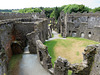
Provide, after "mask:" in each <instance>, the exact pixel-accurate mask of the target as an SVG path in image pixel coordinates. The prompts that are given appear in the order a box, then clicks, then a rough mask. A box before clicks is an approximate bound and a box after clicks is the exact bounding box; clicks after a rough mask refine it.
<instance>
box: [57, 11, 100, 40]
mask: <svg viewBox="0 0 100 75" xmlns="http://www.w3.org/2000/svg"><path fill="white" fill-rule="evenodd" d="M99 27H100V13H99V12H96V13H86V12H85V13H79V12H78V13H71V14H69V13H66V14H65V13H64V12H61V13H60V17H59V19H58V23H57V31H58V32H60V33H61V35H62V36H63V37H67V36H72V37H83V38H87V39H91V40H95V41H98V42H100V36H99V35H98V32H99ZM96 35H97V36H96Z"/></svg>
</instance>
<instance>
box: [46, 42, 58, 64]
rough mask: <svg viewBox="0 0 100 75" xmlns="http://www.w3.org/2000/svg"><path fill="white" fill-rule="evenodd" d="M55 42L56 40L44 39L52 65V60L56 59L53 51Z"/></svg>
mask: <svg viewBox="0 0 100 75" xmlns="http://www.w3.org/2000/svg"><path fill="white" fill-rule="evenodd" d="M56 43H57V40H51V41H46V42H45V43H44V45H46V46H47V47H48V52H49V54H50V56H51V57H52V59H51V61H52V64H53V66H54V62H55V60H56V56H55V53H54V47H55V45H56Z"/></svg>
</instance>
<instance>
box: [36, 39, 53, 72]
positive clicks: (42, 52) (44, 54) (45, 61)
mask: <svg viewBox="0 0 100 75" xmlns="http://www.w3.org/2000/svg"><path fill="white" fill-rule="evenodd" d="M36 47H37V55H38V59H39V61H40V63H41V65H42V66H43V67H44V68H45V69H46V70H47V71H48V72H50V73H51V74H52V73H53V70H52V63H51V57H50V55H49V53H48V49H47V47H46V46H45V45H43V43H42V42H41V41H40V40H37V41H36Z"/></svg>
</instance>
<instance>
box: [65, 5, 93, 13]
mask: <svg viewBox="0 0 100 75" xmlns="http://www.w3.org/2000/svg"><path fill="white" fill-rule="evenodd" d="M90 10H91V9H90V8H88V7H85V6H84V5H77V4H73V5H67V6H66V7H65V8H64V9H63V11H64V12H65V13H67V12H68V13H72V12H75V13H77V12H81V13H83V12H89V11H90Z"/></svg>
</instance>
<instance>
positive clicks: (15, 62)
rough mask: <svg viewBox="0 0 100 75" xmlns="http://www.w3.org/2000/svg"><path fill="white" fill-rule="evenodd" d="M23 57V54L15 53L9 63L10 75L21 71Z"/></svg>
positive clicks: (15, 74)
mask: <svg viewBox="0 0 100 75" xmlns="http://www.w3.org/2000/svg"><path fill="white" fill-rule="evenodd" d="M21 58H22V54H18V55H13V56H12V58H11V60H10V62H9V64H8V70H9V71H8V75H18V74H17V73H18V71H19V62H20V60H21Z"/></svg>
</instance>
